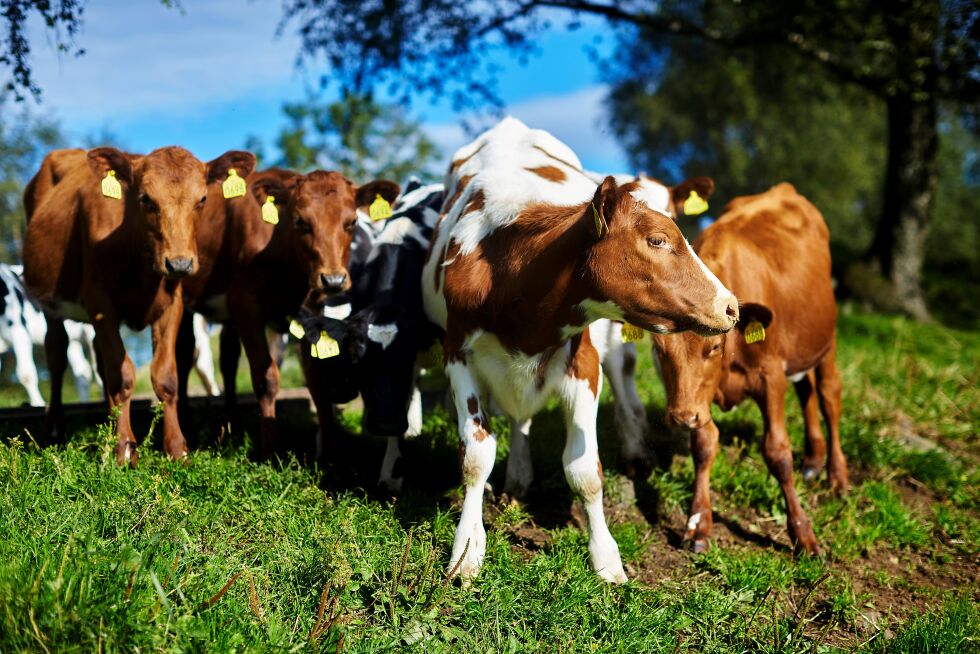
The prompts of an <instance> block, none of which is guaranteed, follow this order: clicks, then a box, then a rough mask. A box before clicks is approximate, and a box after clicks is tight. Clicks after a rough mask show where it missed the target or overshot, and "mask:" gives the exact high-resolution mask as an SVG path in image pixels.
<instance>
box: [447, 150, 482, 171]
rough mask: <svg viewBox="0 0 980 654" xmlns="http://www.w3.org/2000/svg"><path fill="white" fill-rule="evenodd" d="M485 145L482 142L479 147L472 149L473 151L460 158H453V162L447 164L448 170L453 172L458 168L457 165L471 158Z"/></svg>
mask: <svg viewBox="0 0 980 654" xmlns="http://www.w3.org/2000/svg"><path fill="white" fill-rule="evenodd" d="M485 145H486V143H483V144H482V145H481V146H480V147H478V148H477V149H476V150H473V152H471V153H470V154H469V155H467V156H465V157H463V158H462V159H453V162H452V163H451V164H449V172H451V173H453V172H456V171H457V170H459V167H460V166H462V165H463V164H465V163H466V162H467V161H469V160H470V159H472V158H473V157H475V156H476V154H477V153H478V152H479V151H480V150H482V149H483V147H484V146H485Z"/></svg>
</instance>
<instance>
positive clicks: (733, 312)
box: [725, 304, 738, 318]
mask: <svg viewBox="0 0 980 654" xmlns="http://www.w3.org/2000/svg"><path fill="white" fill-rule="evenodd" d="M725 315H727V316H728V317H729V318H734V317H735V316H737V315H738V312H737V311H736V310H735V307H734V306H732V305H731V304H729V305H728V308H727V309H725Z"/></svg>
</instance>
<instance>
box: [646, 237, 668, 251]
mask: <svg viewBox="0 0 980 654" xmlns="http://www.w3.org/2000/svg"><path fill="white" fill-rule="evenodd" d="M647 245H649V246H650V247H652V248H666V247H670V243H669V242H668V241H667V237H666V236H664V235H663V234H656V235H654V236H648V237H647Z"/></svg>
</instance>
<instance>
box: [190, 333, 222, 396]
mask: <svg viewBox="0 0 980 654" xmlns="http://www.w3.org/2000/svg"><path fill="white" fill-rule="evenodd" d="M193 322H194V370H196V371H197V376H198V377H199V378H200V379H201V384H203V385H204V390H205V392H207V394H208V395H210V396H211V397H217V396H218V395H221V391H220V390H219V389H218V380H217V379H215V376H214V354H212V352H211V338H210V336H209V335H208V325H207V322H205V320H204V316H202V315H200V314H195V316H194V321H193Z"/></svg>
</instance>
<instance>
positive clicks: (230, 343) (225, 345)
mask: <svg viewBox="0 0 980 654" xmlns="http://www.w3.org/2000/svg"><path fill="white" fill-rule="evenodd" d="M241 355H242V345H241V341H239V339H238V330H237V329H235V325H234V324H233V323H231V322H226V323H224V324H223V325H221V336H219V338H218V359H219V361H218V363H219V365H220V366H221V380H222V381H223V382H224V386H225V388H224V393H225V420H227V422H228V426H229V428H230V429H231V431H232V432H234V433H236V434H237V433H238V401H237V400H238V395H237V393H238V389H237V384H236V378H237V376H238V360H239V359H240V358H241Z"/></svg>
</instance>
